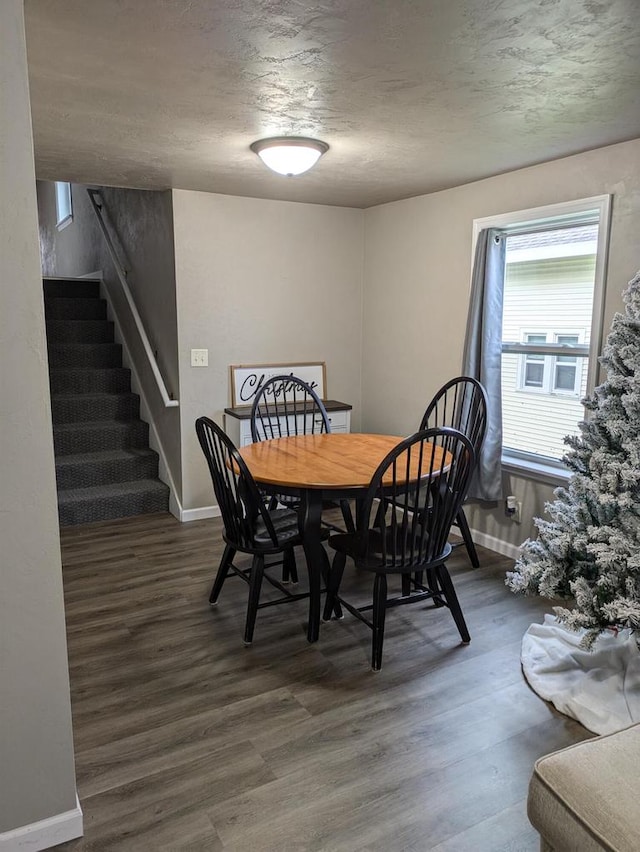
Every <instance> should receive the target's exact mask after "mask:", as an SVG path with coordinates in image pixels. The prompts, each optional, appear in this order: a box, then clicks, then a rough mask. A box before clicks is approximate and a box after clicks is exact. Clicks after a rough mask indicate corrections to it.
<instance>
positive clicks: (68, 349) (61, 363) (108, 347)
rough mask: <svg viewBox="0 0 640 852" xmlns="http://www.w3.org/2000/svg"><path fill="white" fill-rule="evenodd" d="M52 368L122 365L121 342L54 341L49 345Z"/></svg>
mask: <svg viewBox="0 0 640 852" xmlns="http://www.w3.org/2000/svg"><path fill="white" fill-rule="evenodd" d="M48 353H49V366H50V367H51V369H54V370H60V369H75V368H77V366H78V364H82V365H83V367H122V346H121V345H120V344H119V343H52V344H51V345H50V346H49V347H48Z"/></svg>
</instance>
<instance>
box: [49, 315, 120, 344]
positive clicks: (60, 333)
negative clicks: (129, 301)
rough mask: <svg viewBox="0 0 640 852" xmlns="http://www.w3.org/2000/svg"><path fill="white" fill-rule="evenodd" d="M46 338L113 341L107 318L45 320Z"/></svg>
mask: <svg viewBox="0 0 640 852" xmlns="http://www.w3.org/2000/svg"><path fill="white" fill-rule="evenodd" d="M47 340H48V341H49V343H50V344H54V343H113V323H112V322H109V321H108V320H47Z"/></svg>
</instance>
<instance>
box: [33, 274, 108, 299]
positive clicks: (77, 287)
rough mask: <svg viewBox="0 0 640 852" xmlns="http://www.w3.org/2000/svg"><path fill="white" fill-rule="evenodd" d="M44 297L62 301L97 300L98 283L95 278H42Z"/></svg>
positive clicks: (98, 296)
mask: <svg viewBox="0 0 640 852" xmlns="http://www.w3.org/2000/svg"><path fill="white" fill-rule="evenodd" d="M43 287H44V294H45V296H46V297H52V298H58V297H60V298H63V299H75V298H80V299H99V298H100V282H99V281H98V280H97V279H95V278H44V279H43Z"/></svg>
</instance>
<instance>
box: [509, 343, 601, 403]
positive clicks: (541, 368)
mask: <svg viewBox="0 0 640 852" xmlns="http://www.w3.org/2000/svg"><path fill="white" fill-rule="evenodd" d="M583 336H584V334H583V333H575V334H559V333H557V332H555V333H553V332H534V333H531V332H524V333H523V334H522V342H523V343H524V344H528V345H531V346H532V347H533V346H535V345H536V344H546V343H555V344H558V345H560V346H564V345H566V346H571V347H573V346H575V345H576V344H579V343H581V337H583ZM519 358H520V364H519V368H518V386H517V389H518V390H519V391H524V392H526V393H546V394H565V395H567V394H569V395H571V396H579V395H580V390H581V387H582V385H583V379H584V378H585V375H584V372H585V370H586V368H587V359H586V358H581V359H579V358H577V357H576V356H575V355H544V354H540V353H535V352H533V351H530V352H526V353H524V354H522V355H520V356H519Z"/></svg>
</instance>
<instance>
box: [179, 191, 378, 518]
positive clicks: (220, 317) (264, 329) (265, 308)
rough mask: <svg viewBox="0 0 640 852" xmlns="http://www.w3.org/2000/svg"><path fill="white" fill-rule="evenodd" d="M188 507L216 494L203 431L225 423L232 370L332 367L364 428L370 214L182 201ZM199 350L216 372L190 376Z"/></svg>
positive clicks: (253, 202) (205, 196)
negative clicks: (199, 433) (303, 364)
mask: <svg viewBox="0 0 640 852" xmlns="http://www.w3.org/2000/svg"><path fill="white" fill-rule="evenodd" d="M173 211H174V235H175V250H176V292H177V310H178V346H179V362H180V396H181V398H180V412H181V427H182V436H183V439H182V453H183V457H182V470H183V504H184V506H185V508H187V509H189V508H197V507H202V506H207V505H211V504H212V503H213V502H214V500H213V494H212V490H211V482H210V479H209V474H208V471H207V470H206V468H205V463H204V458H203V457H202V453H201V450H200V447H199V445H198V443H197V440H196V436H195V430H194V423H195V420H196V418H197V417H199V416H200V415H202V414H206V415H208V416H209V417H212V418H214V419H215V420H217V421H219V422H222V414H223V410H224V408H225V407H226V406H227V405H229V365H231V364H241V363H249V364H250V363H265V362H271V363H277V362H296V361H316V360H319V361H326V363H327V389H328V396H329V397H330V398H332V399H339V400H342V401H344V402H347V403H351V404H352V405H353V407H354V410H353V415H352V416H353V419H352V428H353V429H354V430H359V427H360V369H361V368H360V365H361V327H362V317H361V312H362V263H363V219H364V215H363V212H362V211H361V210H352V209H348V208H340V207H325V206H321V205H314V204H297V203H293V202H284V201H265V200H262V199H252V198H236V197H232V196H225V195H214V194H209V193H200V192H187V191H182V190H174V192H173ZM192 348H197V349H208V350H209V367H208V368H194V367H190V351H191V349H192Z"/></svg>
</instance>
